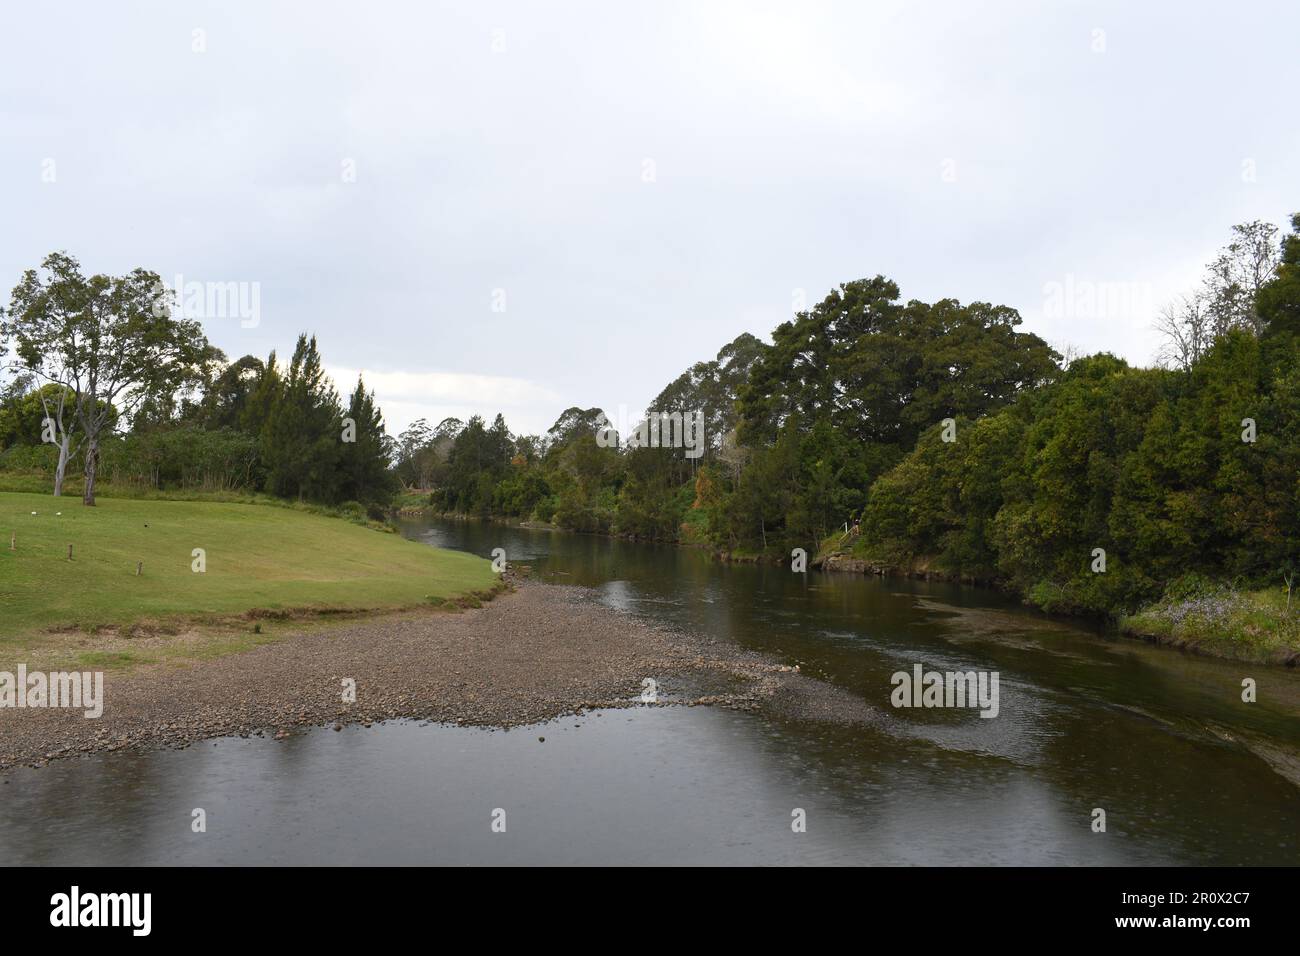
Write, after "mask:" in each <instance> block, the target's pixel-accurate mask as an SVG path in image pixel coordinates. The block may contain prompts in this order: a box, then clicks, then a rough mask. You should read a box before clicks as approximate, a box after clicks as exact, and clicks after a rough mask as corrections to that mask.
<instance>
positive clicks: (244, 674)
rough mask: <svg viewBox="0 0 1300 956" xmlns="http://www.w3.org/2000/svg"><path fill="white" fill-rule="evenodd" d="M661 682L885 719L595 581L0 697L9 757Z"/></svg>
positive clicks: (574, 695) (470, 712)
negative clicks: (595, 590) (19, 698)
mask: <svg viewBox="0 0 1300 956" xmlns="http://www.w3.org/2000/svg"><path fill="white" fill-rule="evenodd" d="M0 669H5V668H4V665H3V664H0ZM647 679H648V680H651V681H653V682H654V683H653V685H650V684H646V683H645V682H646V681H647ZM347 681H352V682H355V700H349V699H346V697H347V696H349V695H348V694H347V693H346V691H347V689H348V687H349V685H348V684H346V683H345V682H347ZM650 690H653V691H654V696H655V697H656V698H657V703H658V704H683V705H701V704H703V705H708V704H715V705H721V706H726V707H731V708H735V709H740V710H756V709H764V708H768V709H772V710H773V711H779V712H781V713H787V714H793V715H796V716H804V717H814V718H818V719H826V720H833V721H839V722H876V721H878V720H880V719H882V718H881V717H880V715H879V713H878V712H876V711H875V710H873V709H872V708H871V707H870V706H868V705H867V704H865V703H864V702H863V701H861V700H859V699H857V698H856V697H854V696H853V695H851V694H848V693H845V692H843V691H839V690H837V689H836V688H833V687H831V686H830V685H828V684H824V683H822V682H820V681H816V680H812V679H810V678H808V677H805V676H804V675H802V674H800V673H799V670H798V665H797V663H792V662H782V661H778V660H775V659H772V658H768V657H764V656H762V655H758V654H754V653H751V652H748V651H743V650H741V649H740V648H738V647H736V646H734V645H731V644H729V643H726V642H713V641H710V640H708V639H705V638H703V637H701V636H699V635H693V634H685V633H675V632H672V631H669V630H666V629H663V628H658V627H649V626H647V625H644V624H641V623H638V622H637V621H634V620H633V619H631V618H630V617H628V616H626V615H624V614H621V613H619V612H617V611H614V610H611V609H610V608H607V607H605V606H603V605H600V604H598V603H597V602H596V601H595V600H594V599H593V597H592V593H591V592H589V591H587V590H586V589H582V588H572V587H563V586H559V585H547V584H540V583H536V582H527V581H525V582H521V583H520V584H519V586H518V588H517V590H515V591H514V592H513V593H510V594H506V595H502V596H499V597H498V598H496V600H494V601H492V602H491V603H489V604H487V605H484V606H483V607H481V608H479V609H471V610H466V611H463V612H461V613H458V614H448V613H445V612H438V611H434V610H420V611H407V612H403V613H395V614H383V615H368V616H367V617H366V618H365V619H363V620H361V621H347V622H335V623H331V624H317V625H316V626H314V627H310V628H304V629H301V630H299V631H297V632H291V633H286V634H284V635H282V636H280V637H278V638H277V639H276V640H275V641H274V642H272V643H266V644H263V645H260V646H255V647H252V648H248V649H245V650H243V651H242V652H241V653H231V654H226V655H224V656H221V657H218V658H215V659H209V660H197V661H189V662H186V663H181V664H178V663H168V664H156V665H151V666H148V667H138V668H133V669H130V670H127V671H109V672H107V673H105V675H104V708H103V716H102V717H100V718H98V719H86V718H84V717H83V716H82V712H81V711H80V710H52V709H23V710H17V709H7V708H6V709H0V771H3V770H7V769H10V768H13V767H16V766H41V765H43V764H45V763H48V762H49V761H51V760H56V759H62V758H69V757H76V756H81V755H85V754H91V753H98V752H109V751H120V750H151V749H158V748H162V747H187V746H190V745H193V744H196V743H198V742H200V741H203V740H206V739H210V738H214V737H224V736H235V735H238V736H245V737H247V736H252V735H259V736H270V737H283V736H287V735H291V734H295V733H299V732H301V731H303V730H305V729H308V728H310V727H313V726H333V727H334V728H335V729H340V728H341V727H342V726H343V725H345V724H362V725H366V726H369V725H370V724H372V723H374V722H377V721H383V720H391V719H396V718H415V719H420V720H429V721H435V722H439V723H449V724H461V725H472V726H482V727H501V728H508V727H516V726H520V725H524V724H534V723H538V722H542V721H546V720H550V719H552V718H556V717H560V716H563V715H566V714H573V713H580V712H585V711H590V710H596V709H602V710H603V709H610V708H620V707H635V706H644V704H643V702H642V696H643V695H645V694H647V692H648V691H650Z"/></svg>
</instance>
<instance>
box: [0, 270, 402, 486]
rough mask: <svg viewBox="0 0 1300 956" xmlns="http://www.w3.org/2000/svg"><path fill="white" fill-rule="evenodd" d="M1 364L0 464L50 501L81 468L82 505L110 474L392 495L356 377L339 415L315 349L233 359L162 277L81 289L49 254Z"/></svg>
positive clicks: (368, 397) (375, 413) (78, 277)
mask: <svg viewBox="0 0 1300 956" xmlns="http://www.w3.org/2000/svg"><path fill="white" fill-rule="evenodd" d="M3 355H8V356H9V357H10V358H9V362H8V367H9V370H10V372H11V374H10V376H9V379H8V381H7V383H6V385H5V387H4V390H3V394H0V449H3V451H0V467H2V468H4V469H6V470H11V471H37V472H40V473H44V474H48V475H49V476H50V480H51V483H52V487H53V490H54V493H55V494H56V495H60V494H62V492H63V486H64V482H65V479H66V477H67V474H68V471H69V469H71V468H74V467H78V466H79V468H80V471H81V475H82V482H83V491H82V498H83V501H84V503H85V504H87V505H93V504H94V503H95V493H96V487H97V483H98V482H99V481H100V480H101V477H103V476H107V477H108V479H109V480H111V482H112V483H113V484H114V485H115V486H116V485H122V486H125V487H129V488H132V489H139V488H147V489H156V488H162V487H180V488H186V489H198V490H204V491H235V492H246V493H251V492H264V493H267V494H272V495H277V496H280V497H284V498H296V499H299V500H310V501H315V502H322V503H328V504H337V503H343V502H357V503H360V504H362V505H370V506H372V507H375V508H379V507H382V506H386V505H387V503H388V501H389V499H390V498H391V496H392V493H393V491H394V489H395V488H396V480H395V478H394V475H393V473H392V469H391V459H392V452H393V448H392V441H391V439H390V438H389V437H388V436H387V434H386V433H385V430H384V425H383V416H382V413H381V411H380V409H379V408H378V407H377V406H376V404H375V399H374V394H373V392H370V391H367V390H366V388H365V384H364V382H362V381H361V380H360V379H358V381H357V384H356V387H355V389H354V390H353V392H352V393H351V395H350V396H348V398H347V400H346V403H345V402H344V401H343V400H342V399H341V398H340V397H339V395H338V394H337V392H336V390H335V388H334V386H333V384H332V383H331V382H330V381H329V379H328V378H327V377H326V375H325V372H324V368H323V365H322V360H321V356H320V352H319V350H318V348H317V344H316V339H315V337H308V336H306V335H302V336H299V338H298V341H297V344H296V346H295V348H294V352H293V356H292V358H291V359H290V360H289V362H288V363H287V364H283V363H281V362H279V361H277V358H276V355H275V353H274V352H273V353H272V354H271V355H270V356H269V357H268V358H267V359H266V360H265V361H263V360H261V359H258V358H256V357H254V356H244V357H242V358H240V359H238V360H236V361H234V362H228V361H227V359H226V356H225V355H224V354H223V353H222V352H221V351H220V350H219V349H217V348H215V347H214V346H213V345H211V343H209V342H208V340H207V338H206V337H205V336H204V334H203V331H202V328H201V327H200V326H199V324H198V323H197V322H194V321H192V320H189V319H186V318H184V317H183V316H179V315H177V312H176V309H175V308H174V302H173V301H172V300H171V298H170V294H169V293H168V292H167V291H166V289H165V287H164V286H163V284H162V282H161V280H160V278H159V277H158V275H157V274H156V273H153V272H148V271H146V270H143V269H136V270H134V271H133V272H131V273H130V274H129V275H127V276H123V277H112V276H105V275H94V276H89V277H87V276H85V275H83V273H82V270H81V266H80V264H79V263H78V262H77V261H76V260H75V259H73V258H72V257H71V256H69V255H67V254H66V253H62V252H59V253H53V254H51V255H50V256H47V257H46V259H45V260H44V261H43V262H42V263H41V266H40V268H39V269H30V270H28V271H26V272H25V273H24V274H23V276H22V278H21V280H20V281H19V283H18V285H17V286H16V287H15V288H14V290H13V293H12V295H11V296H10V303H9V306H8V308H7V309H4V310H0V356H3Z"/></svg>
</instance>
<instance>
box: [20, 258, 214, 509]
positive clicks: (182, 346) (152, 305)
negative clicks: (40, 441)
mask: <svg viewBox="0 0 1300 956" xmlns="http://www.w3.org/2000/svg"><path fill="white" fill-rule="evenodd" d="M163 290H164V286H163V285H162V280H161V279H160V278H159V277H158V275H157V274H156V273H153V272H148V271H146V270H144V269H136V270H134V271H132V272H131V273H129V274H128V275H126V276H122V277H111V276H106V275H94V276H91V277H90V278H86V277H85V276H83V275H82V273H81V266H80V264H79V263H78V262H77V260H76V259H73V258H72V257H71V256H69V255H68V254H67V253H64V252H55V253H51V254H50V255H49V256H47V257H46V258H45V260H44V262H42V263H41V269H40V271H38V270H36V269H29V270H27V271H26V272H25V273H24V274H23V277H22V280H21V281H20V282H19V283H18V285H17V286H15V287H14V290H13V293H12V296H11V299H10V306H9V309H8V311H7V312H6V313H5V315H4V317H3V319H2V320H0V345H4V344H5V343H6V342H8V341H12V342H13V344H14V347H15V351H16V353H17V356H18V359H19V362H20V363H21V366H22V367H23V368H24V369H25V370H27V371H30V372H32V373H33V374H35V375H38V376H39V377H41V378H43V379H45V380H47V381H53V382H56V383H59V384H62V385H64V386H66V387H67V388H68V389H69V390H70V391H71V392H72V394H73V399H74V407H73V411H74V412H75V416H76V423H77V425H78V426H79V427H80V429H81V432H82V435H83V436H84V440H85V443H86V456H85V457H86V464H85V470H86V487H85V493H84V496H83V502H84V503H85V504H86V505H94V503H95V476H96V469H97V467H98V462H99V447H100V441H101V440H102V438H103V436H104V435H105V434H106V429H109V428H111V423H112V420H113V417H114V415H116V414H118V413H119V412H121V413H122V414H123V415H125V416H127V417H130V415H131V414H132V413H133V412H134V411H135V409H136V407H137V406H138V405H139V404H140V403H141V402H143V401H144V400H145V399H146V398H148V397H149V396H150V395H166V394H174V393H178V392H182V391H185V390H188V389H189V388H191V387H193V386H194V385H195V384H196V383H197V382H198V381H200V380H201V378H202V376H203V373H204V369H205V368H206V367H207V366H208V365H209V364H210V363H211V362H212V361H213V359H214V356H215V354H216V353H215V350H214V349H213V348H212V347H211V346H210V345H209V344H208V341H207V339H206V338H205V337H204V335H203V332H202V330H201V329H200V327H199V325H198V323H197V322H193V321H190V320H185V319H176V318H174V317H173V316H172V314H171V309H170V307H169V302H168V301H167V298H166V295H165V292H164V291H163Z"/></svg>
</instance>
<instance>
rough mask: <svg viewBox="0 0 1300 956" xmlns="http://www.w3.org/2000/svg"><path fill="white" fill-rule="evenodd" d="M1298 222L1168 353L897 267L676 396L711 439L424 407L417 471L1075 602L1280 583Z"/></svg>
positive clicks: (591, 411) (576, 518)
mask: <svg viewBox="0 0 1300 956" xmlns="http://www.w3.org/2000/svg"><path fill="white" fill-rule="evenodd" d="M1292 229H1293V231H1292V233H1291V234H1289V235H1286V236H1285V237H1281V239H1280V241H1279V237H1278V230H1277V229H1276V227H1273V226H1270V225H1268V224H1265V223H1258V222H1256V223H1248V224H1245V225H1241V226H1237V227H1235V228H1234V230H1233V233H1232V239H1231V241H1230V242H1229V244H1228V245H1227V246H1226V247H1225V248H1224V249H1223V251H1222V252H1221V254H1220V255H1219V256H1218V257H1217V258H1216V259H1215V260H1214V261H1213V262H1212V263H1211V264H1210V265H1209V266H1208V267H1207V270H1206V278H1205V282H1204V285H1203V287H1202V288H1200V289H1198V290H1196V291H1195V292H1194V293H1192V294H1190V295H1189V296H1187V297H1184V298H1183V299H1181V300H1180V301H1179V303H1177V304H1175V305H1174V306H1171V307H1170V308H1169V309H1167V310H1166V311H1165V312H1164V313H1163V314H1162V316H1161V320H1160V325H1159V328H1160V329H1161V331H1162V332H1163V333H1164V339H1165V347H1164V348H1163V350H1162V353H1161V361H1160V362H1159V363H1158V364H1157V365H1156V366H1155V367H1152V368H1138V367H1133V366H1131V365H1129V364H1128V363H1126V362H1124V361H1123V360H1121V359H1119V358H1116V357H1114V356H1112V355H1109V354H1106V353H1101V354H1097V355H1091V356H1082V357H1078V358H1073V359H1072V360H1069V361H1067V360H1065V359H1063V358H1062V356H1061V355H1059V354H1058V353H1057V352H1056V351H1055V350H1053V349H1052V348H1051V347H1049V346H1048V345H1047V343H1046V342H1044V341H1043V340H1042V339H1040V338H1039V337H1038V336H1036V335H1033V334H1031V333H1027V332H1024V331H1022V330H1021V329H1020V325H1021V319H1020V316H1019V315H1018V314H1017V313H1016V311H1015V310H1014V309H1011V308H1009V307H1006V306H997V305H990V304H988V303H982V302H974V303H969V304H962V303H960V302H958V301H957V300H953V299H944V300H940V301H938V302H934V303H926V302H921V301H918V300H907V301H904V300H903V299H902V298H901V296H900V292H899V289H898V287H897V285H895V284H894V283H893V282H891V281H889V280H888V279H886V278H884V277H880V276H877V277H875V278H873V279H864V280H858V281H854V282H848V283H845V284H844V285H841V286H840V287H839V288H837V289H835V290H833V291H832V292H831V293H830V294H829V295H827V296H826V298H825V299H823V300H822V301H821V302H819V303H817V304H816V305H814V306H813V307H811V308H810V309H808V310H806V311H803V312H800V313H799V314H797V315H796V316H795V317H794V318H793V319H792V320H790V321H788V322H785V323H782V324H781V325H780V326H778V327H777V328H776V329H775V331H774V332H773V335H772V342H771V344H766V343H764V342H762V341H761V340H759V339H757V338H755V337H754V336H752V335H748V334H746V335H742V336H740V337H739V338H737V339H736V340H735V341H733V342H731V343H730V344H728V345H727V346H725V347H724V348H723V349H722V350H721V351H720V352H719V353H718V355H717V356H716V357H715V358H714V359H713V360H711V361H708V362H701V363H697V364H696V365H694V366H692V367H691V368H690V369H688V370H687V371H685V372H683V373H682V375H680V376H679V377H678V378H676V379H674V380H673V381H672V382H671V383H669V385H667V386H666V387H665V388H664V389H663V391H662V392H661V393H660V394H659V395H658V396H657V397H656V398H655V400H654V401H653V402H652V403H651V406H650V410H651V411H652V412H654V413H656V414H659V413H671V412H686V411H689V410H700V411H701V412H702V414H703V417H704V420H705V422H706V423H707V425H706V441H705V446H704V450H703V454H702V455H700V456H699V457H698V458H695V457H689V456H688V455H687V454H686V453H685V451H684V450H683V449H681V448H648V447H628V446H627V445H626V444H625V443H623V442H616V443H615V444H614V447H605V445H607V444H608V443H607V442H602V441H600V440H599V439H600V438H601V436H602V431H607V430H608V429H609V428H610V421H611V420H610V418H609V417H608V416H607V415H606V413H605V412H604V411H603V410H602V409H599V408H587V409H584V408H579V407H574V408H570V409H568V410H566V411H565V412H564V413H563V414H562V415H561V416H560V418H559V419H558V420H557V421H556V423H555V425H554V426H552V427H551V429H549V431H548V432H547V433H546V434H545V435H540V436H515V437H512V436H511V435H510V433H509V431H508V428H507V426H506V423H505V422H504V420H503V419H502V417H501V416H500V415H498V416H497V417H496V419H495V420H494V422H493V423H492V424H491V425H490V426H489V425H487V424H486V423H485V422H484V421H483V420H482V419H479V418H473V419H471V420H470V421H469V422H467V423H466V422H461V421H459V420H456V419H446V420H444V421H442V422H440V423H438V424H437V425H436V426H430V425H429V424H428V423H427V422H423V421H421V422H417V423H416V424H415V425H414V426H413V427H412V428H411V429H409V430H407V431H406V432H404V433H403V434H402V435H400V436H399V438H398V441H397V452H396V473H397V475H398V477H399V479H400V480H401V481H402V482H403V484H404V485H405V486H407V487H408V488H420V489H427V490H428V491H429V499H430V503H431V505H432V506H433V507H434V508H436V509H440V510H445V511H455V512H460V513H466V514H475V515H481V516H510V517H519V518H531V519H536V520H541V521H546V522H551V523H555V524H558V525H560V526H562V527H565V528H569V529H572V530H577V531H590V532H603V533H613V534H621V535H626V536H630V537H636V538H646V539H655V540H667V541H683V542H690V543H698V544H703V545H707V546H709V547H712V548H714V549H717V550H721V551H725V552H728V553H729V554H731V555H738V556H744V555H752V556H769V557H773V558H782V559H784V560H788V559H789V554H790V551H791V550H792V549H793V548H805V549H807V550H809V551H810V552H811V553H816V552H817V550H818V549H821V550H822V551H829V550H839V551H842V552H847V553H850V554H852V555H855V556H858V557H862V558H864V559H867V560H869V561H871V562H874V563H876V564H878V565H880V566H884V567H907V566H917V565H918V564H924V566H926V567H928V568H931V569H934V570H938V571H943V572H947V573H950V574H953V575H960V576H963V577H968V578H972V579H978V580H985V581H992V582H999V583H1002V584H1005V585H1007V586H1009V587H1011V588H1014V589H1015V590H1016V591H1018V592H1019V593H1021V594H1023V595H1025V596H1026V597H1028V598H1029V599H1030V600H1032V601H1034V602H1036V603H1037V604H1039V605H1041V606H1043V607H1047V608H1053V609H1074V610H1093V611H1106V612H1113V611H1118V610H1122V609H1128V608H1133V607H1135V606H1136V605H1138V604H1139V603H1141V602H1143V601H1146V600H1150V599H1152V598H1153V597H1156V596H1158V595H1159V594H1160V592H1161V591H1162V589H1164V588H1166V587H1167V586H1169V584H1170V583H1171V582H1173V581H1175V580H1177V579H1179V578H1181V577H1186V576H1187V575H1189V574H1192V575H1196V574H1203V575H1206V576H1210V577H1214V578H1218V579H1235V580H1237V581H1242V582H1245V581H1251V582H1253V581H1262V580H1264V579H1268V578H1270V576H1275V572H1276V570H1277V569H1278V568H1279V567H1290V566H1292V565H1294V564H1295V563H1297V559H1300V345H1298V343H1300V237H1298V235H1297V234H1300V215H1298V216H1297V217H1295V218H1293V220H1292ZM1187 302H1195V303H1196V306H1195V308H1191V309H1188V308H1185V307H1184V305H1185V303H1187ZM621 437H624V438H625V437H626V436H621ZM1098 551H1100V552H1101V553H1104V555H1105V561H1106V573H1104V574H1100V573H1096V571H1095V562H1096V557H1097V552H1098Z"/></svg>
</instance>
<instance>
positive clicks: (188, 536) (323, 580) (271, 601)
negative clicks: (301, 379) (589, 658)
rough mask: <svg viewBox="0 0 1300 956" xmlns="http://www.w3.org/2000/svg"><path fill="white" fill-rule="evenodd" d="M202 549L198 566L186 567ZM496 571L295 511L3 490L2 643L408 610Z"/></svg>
mask: <svg viewBox="0 0 1300 956" xmlns="http://www.w3.org/2000/svg"><path fill="white" fill-rule="evenodd" d="M33 512H36V513H35V514H33ZM11 533H13V534H16V536H17V550H16V551H10V550H9V539H10V534H11ZM69 544H71V545H72V546H73V560H72V561H68V560H67V552H68V545H69ZM196 548H202V549H203V550H204V552H205V556H206V565H207V567H206V571H204V572H203V573H196V572H195V571H194V570H192V567H191V565H192V563H193V561H194V557H193V552H194V549H196ZM141 561H143V562H144V573H143V575H141V576H138V577H137V576H136V564H137V562H141ZM496 582H497V575H495V574H494V573H493V572H492V569H491V565H490V563H489V562H488V561H487V560H485V559H483V558H478V557H475V556H474V555H470V554H464V553H460V552H455V551H443V550H438V549H435V548H430V547H428V546H427V545H422V544H417V543H415V542H412V541H407V540H405V539H403V538H401V537H399V536H397V535H394V534H383V533H380V532H377V531H374V530H371V529H369V528H365V527H362V526H361V525H358V524H354V523H352V522H349V521H344V520H340V519H338V518H329V517H322V516H319V515H313V514H310V513H306V512H302V511H297V510H293V509H289V508H277V507H271V506H264V505H253V504H231V503H221V502H208V501H160V500H132V499H125V498H101V499H100V500H99V504H98V506H97V507H94V508H87V507H84V506H83V505H82V504H81V501H80V499H79V498H69V497H64V498H54V497H52V496H51V495H48V494H47V495H35V494H16V493H4V492H0V649H3V648H5V647H6V645H7V646H8V649H9V650H16V649H17V648H20V647H22V646H24V645H26V644H28V643H29V641H28V639H30V638H32V637H33V636H35V635H38V634H48V633H50V632H51V631H56V630H80V631H87V630H94V629H95V628H99V627H105V626H113V625H127V624H136V623H140V622H176V621H186V622H195V621H206V620H220V619H222V618H229V617H230V616H232V615H238V614H243V613H244V612H247V611H251V610H260V609H266V610H270V611H294V612H298V611H311V610H359V609H371V608H400V607H411V606H415V605H420V604H429V603H431V602H432V603H438V602H439V601H440V600H441V599H449V598H456V597H459V596H462V595H465V594H467V593H469V592H473V591H487V590H490V589H491V588H492V587H493V586H494V585H495V584H496Z"/></svg>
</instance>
